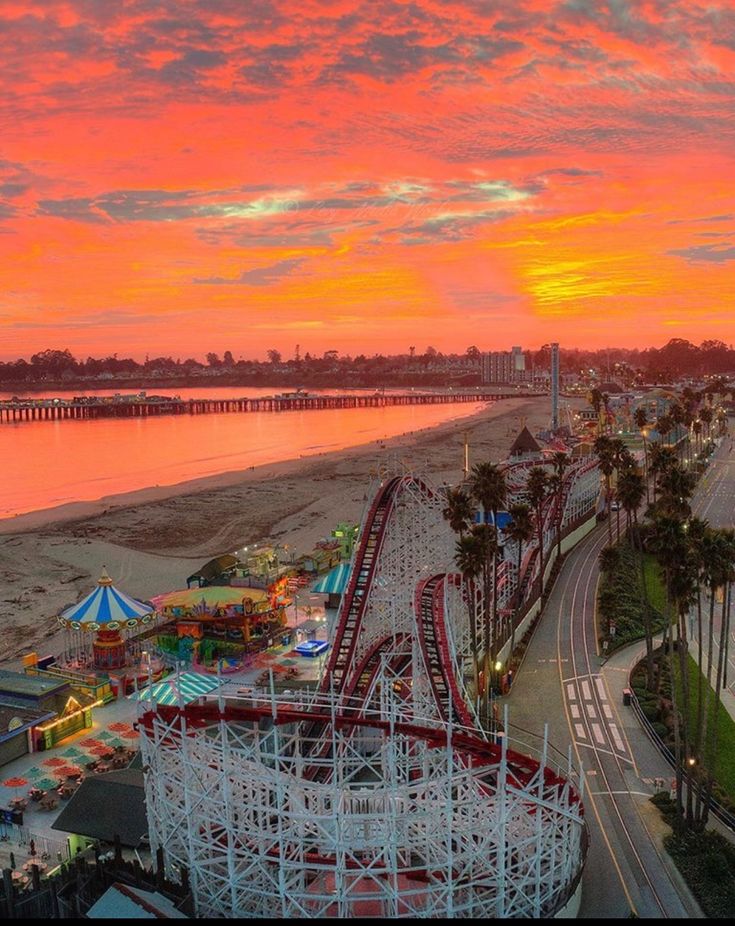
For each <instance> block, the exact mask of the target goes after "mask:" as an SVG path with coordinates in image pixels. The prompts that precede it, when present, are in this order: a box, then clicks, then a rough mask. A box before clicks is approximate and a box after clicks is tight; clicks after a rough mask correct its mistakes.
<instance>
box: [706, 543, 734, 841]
mask: <svg viewBox="0 0 735 926" xmlns="http://www.w3.org/2000/svg"><path fill="white" fill-rule="evenodd" d="M719 533H720V535H721V543H722V547H721V555H722V559H721V562H720V566H721V569H722V572H721V574H720V576H719V579H720V581H721V586H720V587H721V588H722V610H721V618H720V649H719V654H718V658H717V677H716V680H715V686H714V689H715V701H714V708H713V710H712V735H711V737H710V739H709V742H708V744H707V751H706V759H705V764H706V767H707V784H706V789H705V796H704V815H703V823H704V824H706V822H707V818H708V815H709V807H710V804H711V801H712V789H713V786H714V769H715V765H716V762H717V751H718V719H719V712H720V706H721V704H722V692H723V690H724V689H725V688H726V687H727V654H728V646H729V641H730V604H731V588H732V583H733V582H735V532H734V531H732V530H731V529H729V528H728V529H725V530H721V531H720V532H719Z"/></svg>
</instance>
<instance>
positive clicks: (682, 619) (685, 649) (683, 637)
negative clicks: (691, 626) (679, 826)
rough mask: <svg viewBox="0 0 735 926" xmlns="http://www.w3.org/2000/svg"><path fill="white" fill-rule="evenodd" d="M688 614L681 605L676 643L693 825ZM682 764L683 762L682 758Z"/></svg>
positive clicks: (689, 812) (688, 813) (688, 814)
mask: <svg viewBox="0 0 735 926" xmlns="http://www.w3.org/2000/svg"><path fill="white" fill-rule="evenodd" d="M686 622H687V614H686V613H685V611H684V608H683V607H681V606H680V607H679V614H678V623H677V633H678V640H677V645H676V650H677V654H678V656H679V671H680V673H681V694H682V705H681V732H682V740H683V744H682V745H683V750H682V759H683V762H684V763H685V764H683V765H682V768H683V771H684V774H685V777H686V792H687V794H686V825H687V826H688V827H691V825H692V822H693V811H692V797H693V795H692V772H691V766H690V765H689V763H688V759H689V757H690V756H691V751H690V748H689V747H690V723H689V717H690V706H691V689H690V685H689V639H688V634H687V626H686ZM680 764H682V762H681V760H680Z"/></svg>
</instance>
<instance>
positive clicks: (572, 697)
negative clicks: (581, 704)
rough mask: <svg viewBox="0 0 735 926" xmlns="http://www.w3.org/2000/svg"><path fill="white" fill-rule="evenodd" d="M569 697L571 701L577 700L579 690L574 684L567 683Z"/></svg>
mask: <svg viewBox="0 0 735 926" xmlns="http://www.w3.org/2000/svg"><path fill="white" fill-rule="evenodd" d="M567 697H568V698H569V700H570V701H576V699H577V691H576V689H575V687H574V685H567Z"/></svg>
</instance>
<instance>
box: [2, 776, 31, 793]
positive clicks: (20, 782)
mask: <svg viewBox="0 0 735 926" xmlns="http://www.w3.org/2000/svg"><path fill="white" fill-rule="evenodd" d="M27 784H28V779H27V778H20V777H16V778H6V779H5V781H4V782H3V785H4V786H5V787H6V788H13V789H14V790H15V793H16V794H17V793H18V788H25V786H26V785H27Z"/></svg>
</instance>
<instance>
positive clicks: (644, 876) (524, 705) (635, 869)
mask: <svg viewBox="0 0 735 926" xmlns="http://www.w3.org/2000/svg"><path fill="white" fill-rule="evenodd" d="M606 543H607V526H606V525H602V526H600V527H598V528H596V529H595V530H594V531H593V532H592V533H591V534H590V535H589V536H588V537H587V538H585V539H584V540H583V541H582V542H581V543H580V544H578V545H577V547H576V548H575V549H574V550H572V551H571V552H570V553H569V555H568V557H567V559H566V562H565V563H564V566H563V568H562V570H561V573H560V574H559V577H558V579H557V582H556V585H555V587H554V590H553V592H552V594H551V597H550V598H549V602H548V604H547V606H546V611H545V614H544V616H543V618H542V620H541V623H540V624H539V627H538V629H537V632H536V634H535V636H534V639H533V641H532V643H531V646H530V647H529V649H528V652H527V654H526V660H525V663H524V666H523V668H522V670H521V672H520V673H519V675H518V678H517V680H516V682H515V684H514V686H513V692H512V695H511V696H510V698H509V699H508V700H509V702H510V722H511V725H512V724H517V725H518V726H520V727H523V728H525V729H527V730H531V731H533V732H536V733H540V732H541V731H542V729H543V721H544V719H547V720H548V723H549V734H550V737H551V740H552V742H553V743H554V745H555V746H556V747H557V748H558V749H560V750H562V751H566V749H567V748H568V745H569V744H570V743H571V745H572V749H573V751H574V755H575V756H576V759H577V762H578V763H579V764H581V765H582V767H583V769H584V778H585V797H584V804H585V808H586V816H587V821H588V824H589V828H590V853H589V857H588V862H587V866H586V871H585V876H584V881H583V894H582V910H581V915H583V916H586V917H599V918H611V917H620V916H622V917H625V916H628V915H629V913H630V911H631V910H632V911H634V912H635V913H636V914H637V915H638V916H641V917H656V918H662V917H690V916H697V915H700V914H699V913H698V911H697V909H696V907H692V906H691V901H690V900H689V898H688V897H686V899H685V900H682V899H681V897H680V896H679V891H678V889H677V886H676V882H677V878H676V875H673V874H671V873H670V870H669V867H668V866H669V865H670V863H668V860H665V859H664V858H663V857H662V854H661V853H660V852H659V849H658V848H657V845H656V842H655V839H654V838H653V836H652V834H651V833H650V832H649V829H648V828H647V827H646V824H645V822H644V819H645V818H646V817H650V813H649V810H648V808H649V806H650V805H649V804H648V798H649V796H650V795H651V794H652V793H653V778H654V777H657V776H659V775H660V776H661V777H664V778H666V779H667V780H668V778H670V770H669V769H668V767H667V766H666V763H665V762H664V760H663V759H662V758H661V757H660V755H659V754H658V752H657V751H656V750H655V748H654V747H653V745H652V744H651V743H650V742H649V741H648V740H647V739H646V738H645V737H640V738H638V739H637V740H636V741H635V743H634V745H633V747H631V740H630V738H629V736H628V733H627V731H626V726H629V724H628V723H627V721H628V718H623V720H624V721H625V722H622V721H621V717H620V714H619V711H622V710H623V708H622V706H621V705H620V704H619V702H618V701H617V697H616V698H613V697H611V694H610V690H611V687H612V686H610V685H609V684H608V682H607V681H606V679H605V678H604V677H603V675H602V673H601V659H600V657H599V656H598V654H597V649H596V633H595V629H594V621H595V600H596V592H597V583H598V578H599V571H598V566H597V557H598V554H599V551H600V550H601V549H602V548H603V547H604V546H605V544H606ZM620 671H623V670H622V669H621V670H620ZM632 748H634V749H635V756H634V755H633V752H632ZM649 826H650V823H649ZM683 893H684V894H685V895H686V892H683Z"/></svg>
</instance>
